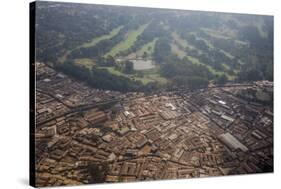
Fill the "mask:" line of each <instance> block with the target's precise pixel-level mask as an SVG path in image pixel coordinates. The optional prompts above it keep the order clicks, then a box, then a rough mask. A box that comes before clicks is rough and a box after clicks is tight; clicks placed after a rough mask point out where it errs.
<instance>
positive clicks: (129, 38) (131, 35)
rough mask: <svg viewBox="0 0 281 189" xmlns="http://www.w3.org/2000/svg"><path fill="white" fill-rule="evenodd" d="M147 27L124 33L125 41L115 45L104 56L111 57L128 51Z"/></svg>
mask: <svg viewBox="0 0 281 189" xmlns="http://www.w3.org/2000/svg"><path fill="white" fill-rule="evenodd" d="M147 26H148V24H144V25H141V26H140V27H139V28H138V29H137V30H131V31H129V32H127V33H126V36H125V40H123V41H121V42H120V43H118V44H117V45H115V46H114V47H113V48H112V49H111V50H110V51H109V52H107V53H106V54H105V56H108V55H111V56H116V54H117V53H119V52H121V51H125V50H127V49H129V48H130V47H131V46H132V45H133V44H134V42H135V41H136V40H137V37H138V36H139V35H140V34H141V33H142V32H143V30H144V29H145V28H146V27H147Z"/></svg>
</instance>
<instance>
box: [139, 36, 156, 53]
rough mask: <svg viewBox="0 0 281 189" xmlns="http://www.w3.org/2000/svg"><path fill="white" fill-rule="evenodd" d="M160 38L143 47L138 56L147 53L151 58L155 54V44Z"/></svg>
mask: <svg viewBox="0 0 281 189" xmlns="http://www.w3.org/2000/svg"><path fill="white" fill-rule="evenodd" d="M157 39H158V38H155V39H153V40H152V41H150V42H148V43H146V44H145V45H143V46H142V47H141V48H140V49H139V50H138V51H137V52H136V54H137V56H142V55H143V53H144V52H147V55H148V56H151V55H152V54H153V53H154V47H155V43H156V41H157Z"/></svg>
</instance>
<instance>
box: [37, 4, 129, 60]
mask: <svg viewBox="0 0 281 189" xmlns="http://www.w3.org/2000/svg"><path fill="white" fill-rule="evenodd" d="M36 5H37V8H38V11H37V12H36V58H37V59H38V60H39V61H43V62H56V61H57V59H58V58H59V57H61V56H62V55H63V54H64V53H65V52H66V50H69V49H73V48H75V47H77V46H79V45H81V44H83V43H85V42H87V41H88V40H90V39H93V38H94V37H98V36H101V35H104V34H108V32H109V31H111V30H113V29H114V28H116V27H118V26H120V25H122V24H123V23H127V20H128V19H129V18H128V16H126V15H125V14H124V12H120V11H118V10H116V8H111V7H104V6H101V5H83V4H79V5H78V4H76V5H75V6H73V4H70V3H56V2H37V3H36ZM54 5H57V6H54ZM129 20H130V19H129Z"/></svg>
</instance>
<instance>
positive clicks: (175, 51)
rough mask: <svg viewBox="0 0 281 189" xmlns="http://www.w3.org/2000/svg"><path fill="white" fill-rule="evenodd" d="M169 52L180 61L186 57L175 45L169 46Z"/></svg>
mask: <svg viewBox="0 0 281 189" xmlns="http://www.w3.org/2000/svg"><path fill="white" fill-rule="evenodd" d="M171 51H172V53H173V54H175V55H177V56H178V57H179V58H181V59H182V58H183V57H185V56H186V53H185V52H184V51H183V50H181V49H180V47H179V46H178V45H177V44H175V43H172V44H171Z"/></svg>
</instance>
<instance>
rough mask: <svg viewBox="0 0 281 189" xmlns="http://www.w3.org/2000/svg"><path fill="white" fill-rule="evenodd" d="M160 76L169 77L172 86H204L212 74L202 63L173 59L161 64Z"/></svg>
mask: <svg viewBox="0 0 281 189" xmlns="http://www.w3.org/2000/svg"><path fill="white" fill-rule="evenodd" d="M160 74H161V76H163V77H165V78H167V79H169V80H170V81H171V84H172V86H173V87H185V88H190V89H198V88H204V87H207V86H208V83H209V80H211V79H213V78H214V75H213V74H212V73H211V72H210V71H209V69H208V68H207V67H206V66H204V65H197V64H192V63H191V62H190V61H189V60H188V59H186V58H184V59H183V60H175V58H173V60H172V62H167V63H165V64H163V65H161V69H160Z"/></svg>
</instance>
